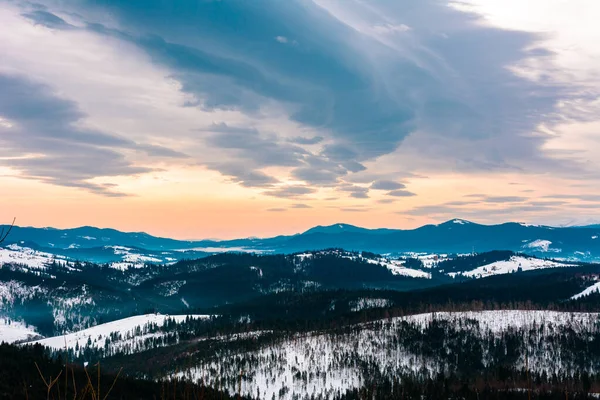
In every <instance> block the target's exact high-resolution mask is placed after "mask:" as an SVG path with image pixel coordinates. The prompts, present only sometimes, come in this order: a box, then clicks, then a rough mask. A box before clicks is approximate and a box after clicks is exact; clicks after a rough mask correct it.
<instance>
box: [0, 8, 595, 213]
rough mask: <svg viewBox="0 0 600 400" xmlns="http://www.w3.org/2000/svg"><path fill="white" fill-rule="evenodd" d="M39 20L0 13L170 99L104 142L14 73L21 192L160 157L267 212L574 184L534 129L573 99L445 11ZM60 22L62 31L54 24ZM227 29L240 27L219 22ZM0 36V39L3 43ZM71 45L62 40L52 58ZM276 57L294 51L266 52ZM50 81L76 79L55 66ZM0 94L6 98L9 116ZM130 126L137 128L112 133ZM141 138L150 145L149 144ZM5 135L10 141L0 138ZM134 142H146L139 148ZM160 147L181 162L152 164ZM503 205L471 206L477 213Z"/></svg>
mask: <svg viewBox="0 0 600 400" xmlns="http://www.w3.org/2000/svg"><path fill="white" fill-rule="evenodd" d="M57 4H58V3H55V2H50V1H47V2H46V6H44V7H36V8H32V7H29V6H27V7H25V8H22V9H21V8H18V11H13V8H10V7H8V6H6V7H7V8H6V9H7V10H9V11H3V14H2V15H3V16H5V15H7V14H8V13H13V14H15V13H16V14H15V15H16V16H18V18H20V20H22V21H25V23H26V24H27V26H29V27H30V28H31V26H32V23H33V24H38V25H43V26H44V27H46V28H50V29H37V28H39V27H36V31H35V32H36V35H38V34H39V36H38V37H39V38H44V37H50V36H49V35H53V37H59V36H60V35H84V34H88V35H94V39H95V40H97V41H98V42H102V43H104V44H106V46H107V47H110V48H111V49H113V52H114V53H115V54H116V55H117V56H118V55H125V54H126V53H129V52H139V53H140V55H141V56H140V60H142V62H141V64H142V65H144V64H143V63H145V65H149V66H152V67H153V68H156V69H158V70H159V73H158V74H157V75H156V76H158V77H159V78H157V79H156V81H157V83H165V82H167V83H168V85H169V86H170V87H172V88H173V91H174V92H176V93H178V94H181V98H179V97H177V98H176V99H175V100H173V99H171V101H172V103H173V104H177V107H175V106H173V107H172V108H170V109H169V111H168V113H165V115H162V116H161V118H158V117H157V118H156V119H154V118H152V117H153V115H150V114H152V112H148V113H146V114H148V115H149V119H150V118H152V119H151V120H152V123H149V124H148V125H146V126H145V128H146V129H139V126H140V125H136V127H135V128H129V126H128V125H127V124H126V123H123V124H121V125H120V127H121V128H122V129H109V128H106V127H105V126H104V124H100V123H98V121H104V120H105V119H104V118H102V117H103V116H105V114H98V116H97V117H96V120H95V121H96V123H95V124H94V123H90V121H89V120H90V119H92V118H91V117H92V116H91V115H90V114H91V113H96V111H95V110H94V109H95V106H96V105H97V103H96V102H94V101H89V100H88V101H87V103H86V102H84V101H82V100H81V98H82V97H78V96H76V95H74V94H73V93H75V91H74V90H73V89H71V92H70V93H71V96H64V95H63V93H64V92H65V90H62V89H63V88H62V87H61V85H62V86H66V85H67V84H68V82H66V81H67V80H66V79H65V80H63V81H59V80H56V81H54V80H52V77H53V75H48V76H47V77H46V79H45V82H46V85H41V84H38V83H34V82H37V74H36V73H35V72H36V71H35V70H33V69H32V70H30V72H29V75H30V77H31V76H36V80H35V81H31V78H27V79H25V77H19V78H18V79H17V80H18V81H19V83H18V86H20V89H14V88H13V89H11V87H10V86H8V91H5V90H4V86H5V84H4V83H3V84H2V85H0V87H2V88H3V91H2V92H3V93H0V97H1V99H0V118H2V122H0V123H1V124H2V125H0V129H2V130H9V131H11V130H12V131H14V132H19V134H18V135H12V136H10V135H2V136H1V137H2V138H1V139H0V140H1V141H2V145H3V149H2V150H0V152H2V153H3V154H7V153H11V152H12V153H13V154H14V153H15V152H17V153H18V154H25V155H27V157H26V158H23V159H20V160H12V161H6V160H3V161H2V162H3V164H6V165H9V164H10V165H11V166H12V167H13V168H17V169H18V170H19V171H20V172H21V173H22V174H23V175H24V176H25V177H29V178H32V179H39V180H44V181H45V182H49V183H53V184H60V185H65V186H66V185H80V187H85V188H86V189H88V190H99V191H102V190H103V189H102V188H96V189H93V188H92V187H90V186H89V185H90V183H89V182H90V181H91V180H93V179H94V178H98V177H111V176H120V175H136V174H140V173H145V172H148V171H151V170H154V169H156V168H158V164H153V163H152V162H147V159H145V160H144V162H140V160H139V159H138V158H139V157H138V155H137V153H141V154H142V155H144V156H147V157H149V158H160V159H161V160H160V161H161V165H160V167H161V168H163V167H164V168H169V167H170V165H171V163H183V162H192V161H191V160H193V162H194V163H195V165H202V166H206V167H207V168H209V169H211V170H214V171H218V172H219V173H221V174H222V175H223V176H224V177H225V178H226V179H229V180H230V181H231V182H234V183H236V184H239V185H242V186H244V187H248V188H260V189H263V193H264V194H265V195H268V196H276V197H293V196H302V195H308V194H312V193H315V192H316V191H317V190H318V189H320V188H325V187H326V188H332V189H337V190H338V191H339V192H342V193H346V194H347V196H349V197H354V198H367V197H368V189H365V188H360V189H356V188H354V189H351V190H350V189H347V186H345V185H347V184H348V183H358V184H363V185H368V184H371V189H373V190H384V191H387V192H389V193H388V195H389V196H391V197H406V196H412V195H414V193H412V192H409V191H407V190H404V189H406V188H405V187H404V185H403V184H402V183H399V182H396V181H395V180H394V179H404V177H403V176H402V177H400V178H399V176H400V175H398V174H397V172H398V171H402V173H404V174H406V175H407V176H408V175H409V174H414V175H423V173H425V174H427V175H429V172H433V173H432V175H435V174H436V173H437V172H439V171H444V173H446V172H454V171H459V172H461V173H464V174H471V173H481V172H484V173H486V174H494V173H498V172H506V171H510V172H511V173H514V174H528V173H554V174H556V175H575V174H577V176H582V175H581V174H580V172H581V171H582V170H584V169H585V168H584V167H582V165H581V163H578V162H574V161H572V160H571V161H565V160H563V159H561V158H560V157H558V156H557V154H561V153H556V152H550V151H549V150H548V149H547V148H546V144H547V142H548V135H544V134H542V133H543V132H540V128H539V127H540V126H541V125H542V124H548V125H552V124H554V123H555V122H556V120H558V119H560V114H561V109H560V107H559V105H560V104H565V101H567V102H568V101H572V100H573V96H574V93H577V92H578V91H579V90H580V89H581V87H580V86H578V85H577V83H576V82H573V83H572V84H568V85H567V84H564V83H557V82H554V81H550V82H549V81H535V80H532V79H528V78H527V77H524V76H523V75H522V74H518V73H516V72H515V70H514V68H513V67H514V66H516V65H520V64H522V63H523V61H524V60H530V59H535V60H542V61H547V60H550V59H551V58H552V57H553V54H552V53H551V52H550V51H548V50H544V49H540V46H539V45H538V44H539V42H540V39H541V36H540V35H538V34H535V33H530V32H523V31H519V30H517V29H511V30H505V29H500V28H496V27H492V26H489V24H488V25H486V24H483V23H482V20H481V18H480V17H479V16H478V15H476V14H473V13H466V12H463V11H458V10H456V9H453V8H451V7H448V6H447V4H445V3H441V2H438V1H434V0H423V1H419V2H416V3H415V4H414V5H411V6H410V7H409V6H407V5H406V4H405V3H403V2H397V1H393V0H381V1H378V2H376V3H369V4H367V3H366V2H362V1H354V0H348V1H347V2H343V6H342V5H341V3H340V4H338V3H336V2H324V1H321V0H315V1H314V2H305V1H301V0H290V1H285V2H282V1H276V0H257V1H256V2H192V1H182V2H181V3H180V4H178V7H171V6H169V5H168V4H167V3H165V2H164V1H162V0H148V1H147V2H145V4H144V7H139V5H136V4H135V3H132V2H117V3H115V4H111V5H110V6H107V5H105V4H104V3H102V2H100V3H99V2H97V1H91V0H89V1H78V2H71V3H69V2H67V3H65V2H61V3H60V4H59V6H57ZM3 7H4V5H3ZM11 7H12V6H11ZM2 10H4V8H3V9H2ZM75 14H77V15H79V16H78V17H77V18H75V17H73V18H71V17H69V16H70V15H75ZM11 15H12V14H11ZM107 15H109V16H110V17H107ZM239 15H244V18H243V19H238V18H235V17H234V16H239ZM62 17H64V18H62ZM74 20H77V22H73V21H74ZM73 24H76V26H75V25H73ZM306 26H311V29H310V30H307V29H306ZM175 27H176V28H175ZM8 31H11V32H12V30H6V32H8ZM6 32H5V33H4V36H1V37H0V40H2V39H6V38H7V37H8V34H7V33H6ZM44 35H47V36H44ZM13 36H16V37H18V34H15V35H13ZM60 37H62V36H60ZM73 37H74V36H64V38H65V40H66V41H67V42H70V39H72V38H73ZM67 39H69V40H67ZM286 43H287V44H292V43H293V44H294V45H293V46H292V45H282V44H286ZM30 47H31V46H22V50H21V49H20V50H19V52H18V53H19V54H20V53H21V52H22V53H23V54H29V52H31V51H33V50H31V49H30ZM536 47H537V48H536ZM489 49H494V51H489ZM72 51H73V52H78V51H82V49H80V48H75V47H74V48H73V49H72ZM62 56H63V54H58V55H54V54H53V53H52V50H49V51H48V52H47V53H43V52H41V51H40V52H39V53H36V54H35V57H29V58H26V57H23V58H22V59H21V57H20V56H19V57H17V56H15V57H14V58H10V59H8V61H7V62H6V63H5V62H4V61H3V64H6V65H7V67H6V68H7V69H8V70H11V71H14V70H20V68H19V67H21V66H22V65H23V64H25V63H26V62H30V63H31V62H32V61H31V60H35V62H40V63H43V62H45V59H46V57H48V58H52V60H53V63H44V68H45V67H46V66H48V68H49V69H51V68H55V69H56V68H58V69H59V70H60V69H61V68H59V67H60V65H61V63H62V60H60V59H59V58H60V57H62ZM53 57H55V58H57V59H54V58H53ZM88 58H89V57H88ZM15 60H17V61H15ZM23 60H24V61H23ZM102 60H103V58H102V57H100V59H99V61H98V64H102V63H103V62H104V61H102ZM106 63H107V64H110V63H109V62H108V61H106ZM64 64H65V65H67V64H77V63H74V61H73V60H72V59H69V60H68V62H67V61H65V62H64ZM86 65H87V64H86ZM57 66H59V67H57ZM131 70H132V71H133V72H132V73H131V75H129V76H124V78H123V80H124V81H127V84H129V81H130V80H131V78H132V77H135V74H137V73H138V70H139V65H138V64H135V65H134V67H132V68H131ZM3 71H4V70H3ZM31 71H33V72H31ZM38 72H39V71H38ZM84 72H85V71H84ZM101 72H102V73H97V74H92V73H91V72H90V74H86V73H82V74H81V75H79V76H78V79H80V80H81V81H82V82H84V83H85V84H89V82H93V81H100V82H102V81H103V79H106V77H109V76H110V77H115V76H116V77H118V76H120V74H118V73H114V71H108V72H107V71H104V70H102V71H101ZM111 72H112V73H111ZM54 76H56V75H54ZM9 80H12V81H14V80H15V78H13V77H11V78H10V79H9ZM27 81H29V83H27ZM48 82H51V83H48ZM85 84H82V85H81V86H80V87H79V88H81V89H85V88H86V87H87V86H86V85H85ZM145 86H152V85H145ZM123 87H126V88H127V86H126V84H124V85H123ZM132 88H134V86H133V84H132ZM127 89H129V88H127ZM11 90H12V91H15V90H16V91H17V98H16V101H15V102H14V104H13V100H12V99H11V97H12V96H13V94H11ZM19 91H21V95H19V93H18V92H19ZM80 92H85V91H84V90H80ZM127 92H128V91H127ZM136 93H137V92H136ZM59 94H60V95H59ZM102 94H103V96H96V93H93V96H92V95H90V97H96V99H95V101H97V102H98V103H101V104H102V105H103V106H104V107H107V108H108V109H109V110H110V106H111V104H110V103H111V102H110V101H108V100H107V99H120V98H121V96H119V93H102ZM153 94H154V97H153V96H145V95H146V93H145V92H144V93H143V95H142V94H139V95H137V94H136V95H135V96H132V97H131V98H128V99H127V101H128V104H133V105H136V104H137V102H138V101H140V102H141V101H142V99H146V98H150V100H149V101H148V102H149V103H156V102H158V101H159V99H160V98H161V96H156V94H155V93H153ZM161 94H162V93H161ZM19 96H20V97H19ZM30 99H31V101H29V100H30ZM181 99H185V101H180V100H181ZM80 103H81V104H80ZM84 103H85V104H84ZM107 104H108V106H107ZM160 104H161V105H162V103H160ZM144 105H146V104H145V103H144ZM84 106H86V107H84ZM120 106H121V104H117V105H115V106H114V110H113V113H118V112H119V109H120V108H121V107H120ZM162 108H163V107H157V109H162ZM84 109H85V112H84V111H82V110H84ZM141 109H144V107H141ZM106 114H110V112H109V111H106ZM183 115H185V116H186V117H187V118H189V119H190V120H194V119H195V117H196V116H198V115H202V116H203V117H205V118H207V119H208V120H209V121H214V123H213V124H212V125H209V124H210V122H206V120H205V121H202V122H200V121H199V122H198V124H197V125H195V127H199V129H197V130H192V129H187V126H185V128H182V125H179V124H178V123H177V121H179V119H180V118H181V117H182V116H183ZM143 118H145V116H144V113H140V114H139V115H132V116H129V119H130V120H136V119H143ZM125 119H126V118H123V120H125ZM155 121H159V122H160V124H158V125H160V128H159V127H157V128H156V129H154V126H153V125H154V122H155ZM7 124H10V125H11V126H12V127H10V128H5V126H7ZM146 131H151V132H149V133H148V135H147V136H148V139H146V135H145V133H146ZM154 139H164V140H154ZM169 142H173V143H178V144H181V146H175V148H173V149H171V148H169V147H165V143H167V144H168V143H169ZM168 146H170V145H168ZM182 148H183V150H182ZM79 155H81V156H79ZM86 158H87V160H88V162H85V160H86ZM163 163H164V164H167V165H164V164H163ZM593 173H594V172H593V171H592V174H593ZM288 181H301V182H303V183H304V185H298V186H292V187H298V188H302V189H293V190H291V191H290V190H288V189H287V188H286V187H283V188H282V187H281V186H280V185H281V182H288ZM110 190H111V189H109V188H106V191H107V192H108V191H110ZM295 190H299V191H305V193H295V192H294V191H295ZM511 197H512V199H510V198H511ZM517 198H518V196H495V197H488V198H486V197H485V196H480V197H479V199H480V201H481V202H487V203H509V202H518V201H519V200H518V199H517ZM523 199H524V198H523ZM524 200H526V199H524ZM524 200H523V201H524ZM457 205H458V204H457ZM464 205H466V204H464Z"/></svg>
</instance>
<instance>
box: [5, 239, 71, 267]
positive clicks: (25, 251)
mask: <svg viewBox="0 0 600 400" xmlns="http://www.w3.org/2000/svg"><path fill="white" fill-rule="evenodd" d="M55 259H60V260H64V259H65V257H62V256H55V255H54V254H50V253H44V252H41V251H36V250H33V249H31V248H29V247H22V246H19V245H16V244H11V245H9V246H6V247H2V248H0V268H2V266H3V265H4V264H20V265H26V266H28V267H30V268H32V269H45V268H46V265H47V264H50V263H52V262H53V261H54V260H55Z"/></svg>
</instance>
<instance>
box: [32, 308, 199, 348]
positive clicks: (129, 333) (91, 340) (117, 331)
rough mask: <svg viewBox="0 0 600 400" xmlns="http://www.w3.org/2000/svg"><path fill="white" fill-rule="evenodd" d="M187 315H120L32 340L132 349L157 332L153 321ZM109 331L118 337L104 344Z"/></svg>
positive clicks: (58, 345)
mask: <svg viewBox="0 0 600 400" xmlns="http://www.w3.org/2000/svg"><path fill="white" fill-rule="evenodd" d="M187 317H188V315H171V316H169V315H162V314H145V315H137V316H135V317H129V318H124V319H120V320H117V321H113V322H108V323H106V324H101V325H97V326H94V327H92V328H88V329H84V330H81V331H78V332H74V333H70V334H67V335H61V336H55V337H51V338H47V339H42V340H37V341H35V342H32V343H39V344H41V345H43V346H46V347H50V348H53V349H55V350H64V349H65V347H67V348H69V349H75V348H79V349H83V348H84V347H86V346H87V345H90V347H92V348H96V349H102V348H105V347H106V346H109V347H110V348H111V350H113V351H117V350H122V349H123V348H124V347H126V346H127V347H129V348H132V349H135V348H136V347H137V346H139V345H140V344H141V343H143V342H144V340H145V339H147V338H149V337H157V335H160V333H158V332H153V331H154V329H152V326H153V325H157V326H159V327H160V326H162V325H163V324H164V323H165V322H166V321H168V320H173V321H175V322H177V323H181V322H184V321H185V320H186V318H187ZM189 317H190V318H193V319H200V318H209V317H210V316H209V315H189ZM138 328H139V329H138ZM111 334H112V336H113V338H114V337H115V336H118V335H120V339H117V340H109V342H110V343H109V344H108V345H107V339H109V338H110V337H111Z"/></svg>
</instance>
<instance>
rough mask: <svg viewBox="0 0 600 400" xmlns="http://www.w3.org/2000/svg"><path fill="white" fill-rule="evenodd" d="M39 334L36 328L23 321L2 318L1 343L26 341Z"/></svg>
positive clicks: (0, 324)
mask: <svg viewBox="0 0 600 400" xmlns="http://www.w3.org/2000/svg"><path fill="white" fill-rule="evenodd" d="M39 336H40V335H39V334H38V333H37V332H36V331H35V329H34V328H32V327H30V326H28V325H27V324H24V323H23V322H18V321H11V320H10V319H8V318H0V343H2V342H6V343H16V342H26V341H30V340H32V339H35V338H37V337H39Z"/></svg>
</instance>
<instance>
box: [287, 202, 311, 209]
mask: <svg viewBox="0 0 600 400" xmlns="http://www.w3.org/2000/svg"><path fill="white" fill-rule="evenodd" d="M292 208H312V206H309V205H308V204H303V203H296V204H292Z"/></svg>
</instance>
